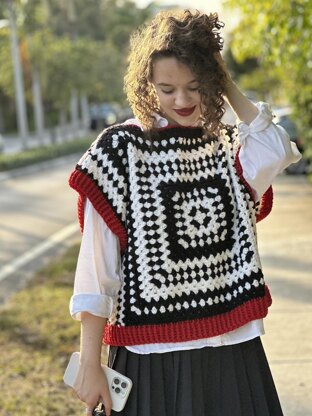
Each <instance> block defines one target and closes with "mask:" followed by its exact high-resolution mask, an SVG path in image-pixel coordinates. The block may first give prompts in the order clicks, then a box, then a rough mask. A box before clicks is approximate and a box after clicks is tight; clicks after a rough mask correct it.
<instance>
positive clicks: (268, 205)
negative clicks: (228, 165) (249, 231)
mask: <svg viewBox="0 0 312 416" xmlns="http://www.w3.org/2000/svg"><path fill="white" fill-rule="evenodd" d="M240 149H241V146H240V147H239V148H238V151H237V153H236V156H235V167H236V172H237V173H238V175H239V177H240V179H241V181H242V182H243V184H244V186H245V187H246V189H247V191H248V192H249V193H250V195H251V196H252V199H253V200H254V201H255V193H254V190H253V189H252V187H251V186H250V185H249V183H248V182H247V181H246V179H245V178H244V174H243V168H242V165H241V163H240V160H239V152H240ZM255 202H256V201H255ZM272 206H273V188H272V186H270V187H269V188H268V189H267V190H266V191H265V193H264V194H263V195H262V197H261V200H260V208H259V212H258V213H257V214H256V221H257V222H259V221H261V220H263V219H264V218H265V217H267V216H268V215H269V214H270V212H271V211H272Z"/></svg>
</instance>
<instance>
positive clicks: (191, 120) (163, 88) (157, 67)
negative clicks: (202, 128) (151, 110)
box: [152, 57, 201, 126]
mask: <svg viewBox="0 0 312 416" xmlns="http://www.w3.org/2000/svg"><path fill="white" fill-rule="evenodd" d="M152 71H153V76H152V84H153V85H154V87H155V90H156V93H157V96H158V98H159V104H160V109H161V111H162V112H163V114H164V116H165V117H166V118H167V119H168V121H169V123H171V124H178V125H181V126H193V125H196V124H197V122H198V120H199V117H200V115H201V98H200V93H199V83H198V81H197V80H196V78H195V76H194V74H193V73H192V71H191V70H190V69H189V67H188V66H187V65H184V64H183V63H181V62H179V61H178V60H177V59H176V58H173V57H172V58H158V59H156V61H155V62H154V63H153V68H152Z"/></svg>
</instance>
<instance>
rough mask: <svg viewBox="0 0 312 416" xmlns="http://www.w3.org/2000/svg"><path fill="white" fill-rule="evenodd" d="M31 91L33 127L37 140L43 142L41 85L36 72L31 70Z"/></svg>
mask: <svg viewBox="0 0 312 416" xmlns="http://www.w3.org/2000/svg"><path fill="white" fill-rule="evenodd" d="M32 92H33V100H34V115H35V128H36V134H37V137H38V140H39V142H40V143H41V144H43V143H44V111H43V104H42V94H41V85H40V79H39V75H38V72H37V71H36V70H35V69H34V70H33V71H32Z"/></svg>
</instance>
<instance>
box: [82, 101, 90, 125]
mask: <svg viewBox="0 0 312 416" xmlns="http://www.w3.org/2000/svg"><path fill="white" fill-rule="evenodd" d="M80 108H81V121H82V128H83V129H84V130H88V129H89V125H90V116H89V102H88V97H87V96H86V95H85V94H83V95H81V96H80Z"/></svg>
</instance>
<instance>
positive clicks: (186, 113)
mask: <svg viewBox="0 0 312 416" xmlns="http://www.w3.org/2000/svg"><path fill="white" fill-rule="evenodd" d="M195 108H196V105H194V107H190V108H179V109H175V108H174V111H175V112H176V113H177V114H179V116H182V117H188V116H190V115H191V114H193V112H194V110H195Z"/></svg>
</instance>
